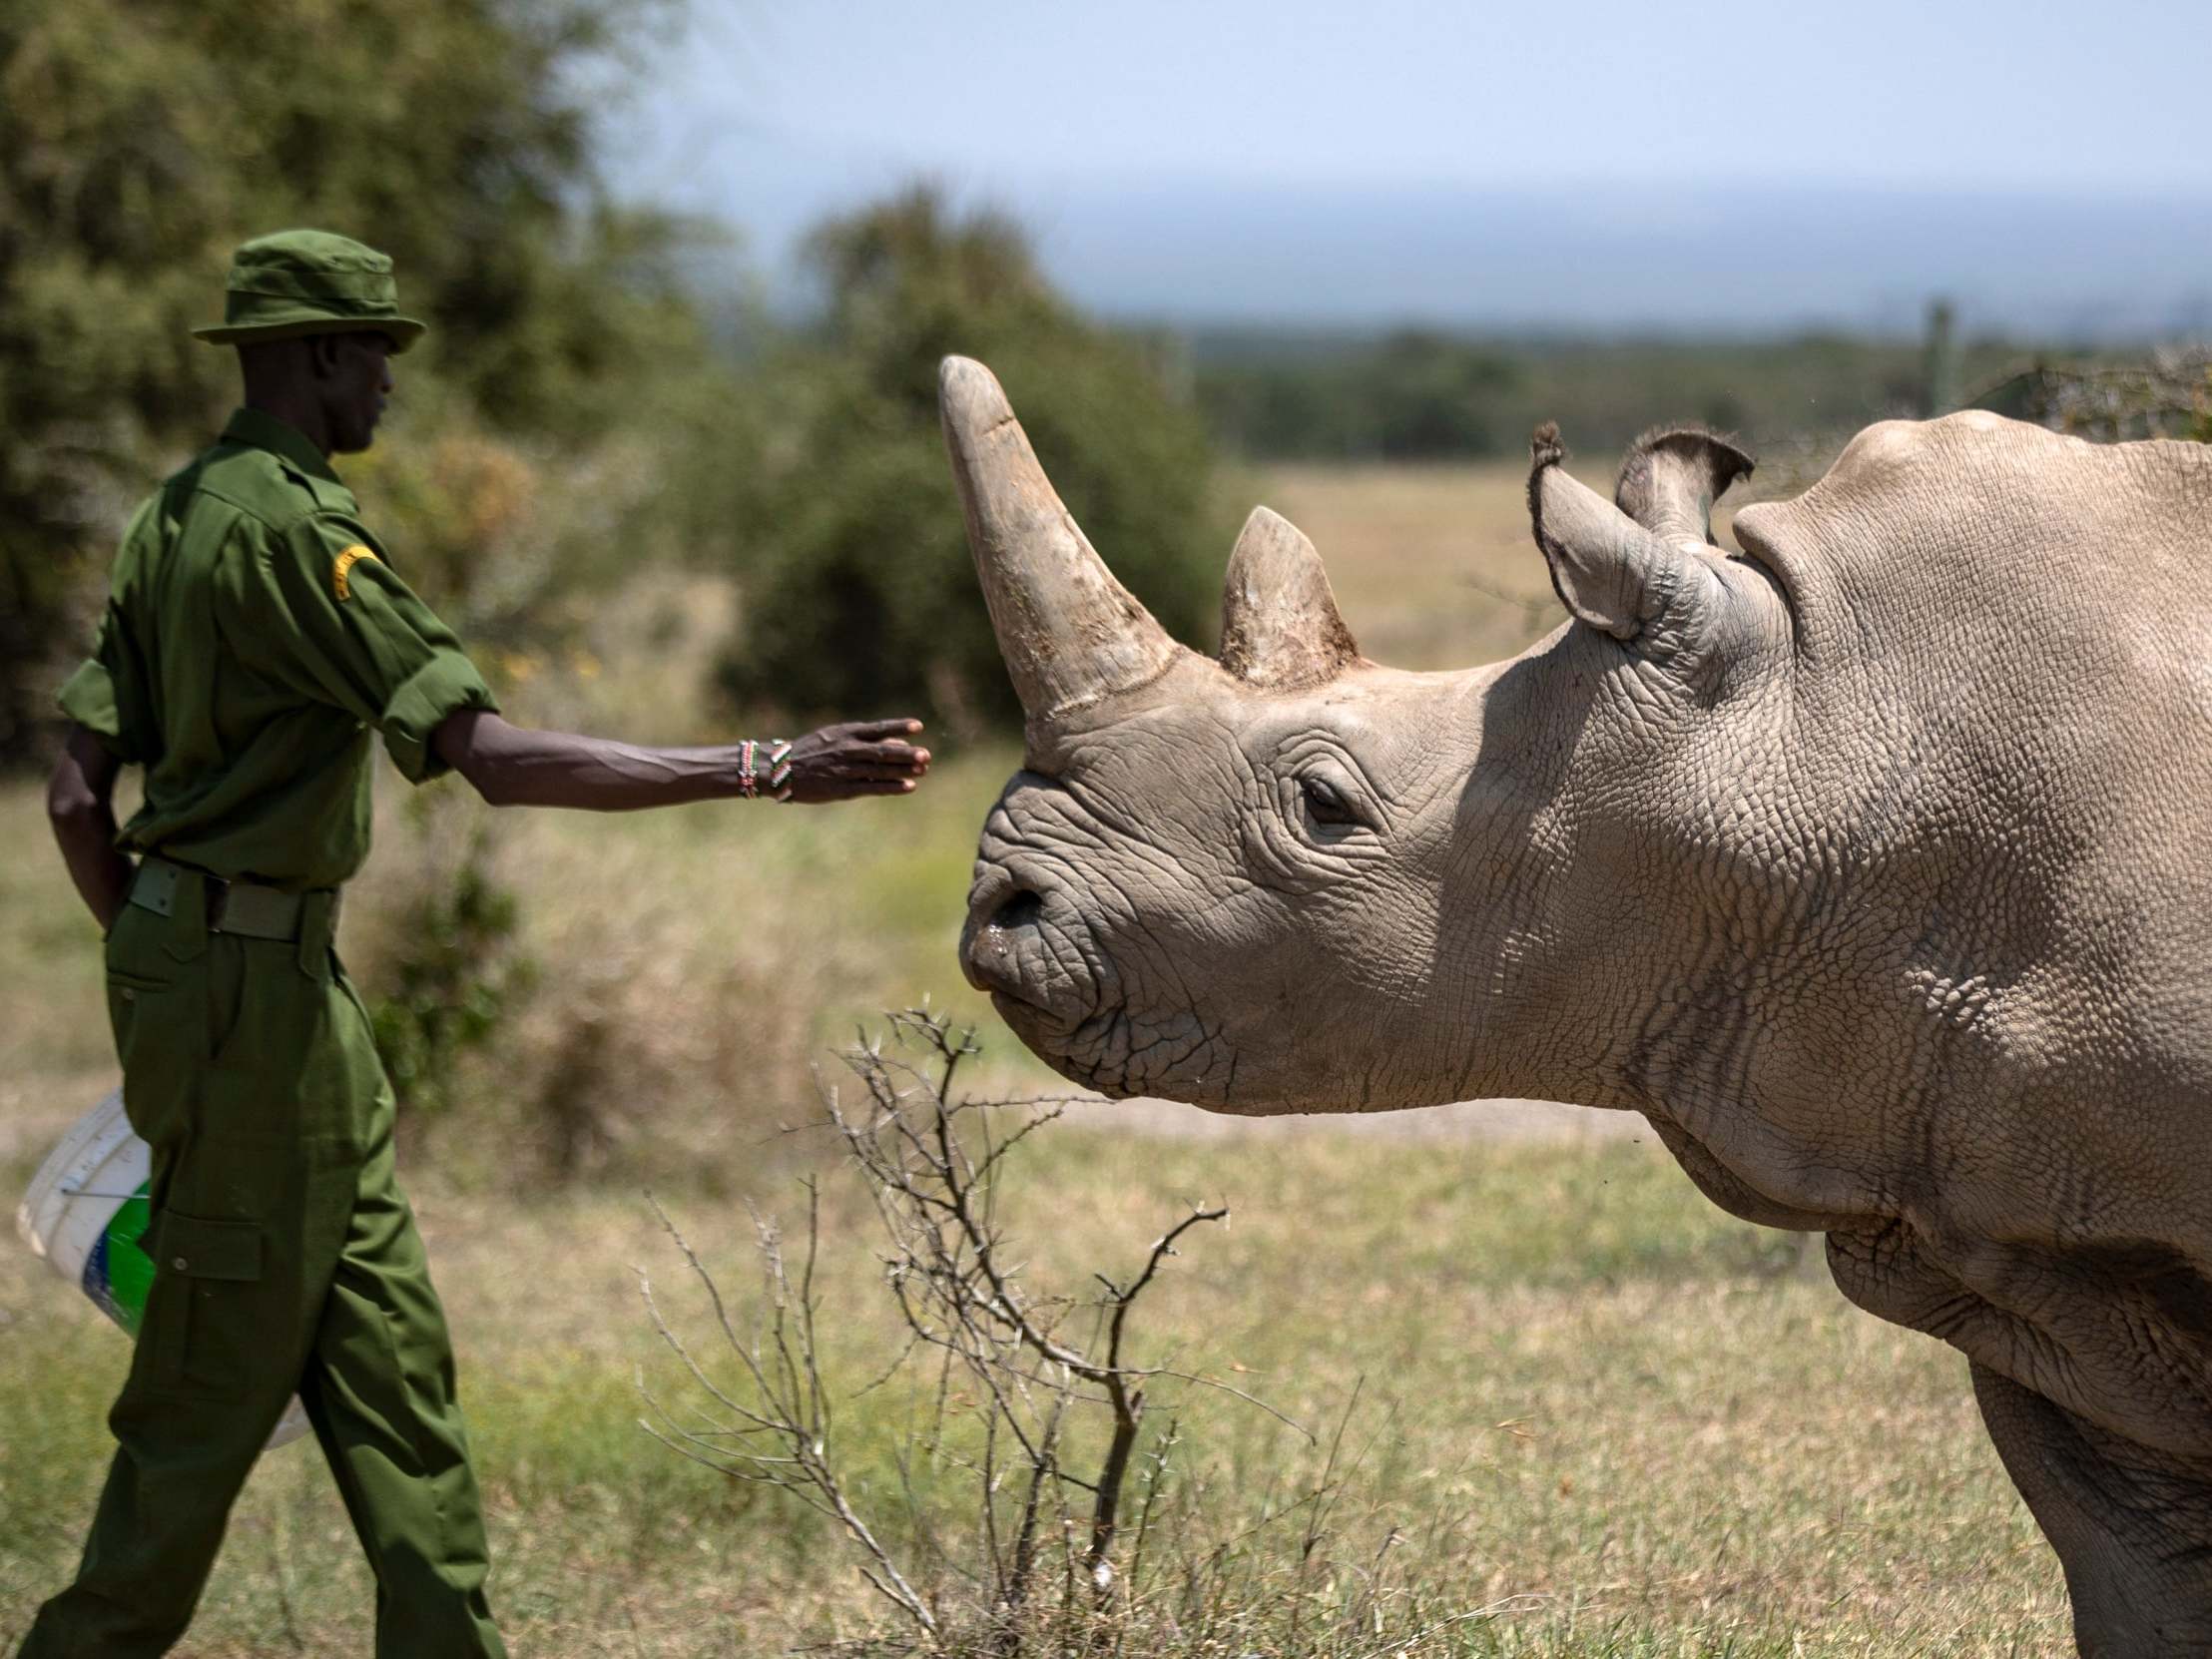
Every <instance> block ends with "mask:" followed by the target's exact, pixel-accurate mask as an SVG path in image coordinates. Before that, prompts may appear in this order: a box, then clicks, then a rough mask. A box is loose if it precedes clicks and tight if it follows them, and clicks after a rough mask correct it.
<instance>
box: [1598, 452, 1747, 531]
mask: <svg viewBox="0 0 2212 1659" xmlns="http://www.w3.org/2000/svg"><path fill="white" fill-rule="evenodd" d="M1756 465H1758V463H1757V462H1756V461H1754V460H1753V459H1752V457H1751V454H1750V452H1749V451H1748V450H1745V449H1742V448H1740V447H1738V446H1737V445H1736V444H1735V443H1734V442H1732V441H1731V440H1730V439H1728V438H1724V437H1722V436H1721V435H1720V434H1719V433H1718V432H1710V431H1707V430H1706V429H1705V428H1704V427H1702V426H1671V427H1661V426H1654V427H1653V428H1652V429H1651V430H1650V431H1648V432H1646V433H1645V434H1644V435H1643V436H1642V437H1640V438H1638V439H1637V440H1636V441H1635V442H1634V443H1632V444H1630V445H1629V446H1628V454H1627V456H1626V457H1625V458H1624V459H1623V460H1622V461H1621V475H1620V480H1619V482H1617V483H1616V484H1615V485H1614V486H1613V504H1614V505H1615V506H1617V507H1619V508H1620V510H1621V511H1622V512H1624V513H1626V514H1627V515H1628V516H1629V517H1630V518H1632V519H1634V520H1635V521H1636V522H1637V523H1638V524H1641V525H1642V526H1643V527H1644V528H1645V529H1647V530H1650V531H1652V532H1654V533H1655V534H1658V535H1661V536H1664V537H1666V538H1667V539H1668V540H1669V541H1674V540H1679V539H1682V538H1685V537H1687V538H1688V539H1689V540H1691V541H1694V542H1701V543H1706V544H1710V543H1711V542H1712V540H1713V503H1714V502H1715V501H1716V500H1718V499H1719V498H1720V496H1721V495H1722V493H1723V492H1724V491H1726V490H1727V488H1728V486H1729V485H1731V484H1733V483H1734V482H1735V481H1736V480H1737V479H1739V478H1748V477H1749V476H1750V475H1751V471H1752V468H1753V467H1755V466H1756Z"/></svg>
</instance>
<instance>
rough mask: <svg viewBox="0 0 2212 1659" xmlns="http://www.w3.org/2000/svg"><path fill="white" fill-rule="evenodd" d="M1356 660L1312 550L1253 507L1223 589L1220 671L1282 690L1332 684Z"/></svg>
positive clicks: (1285, 523) (1293, 530) (1283, 521)
mask: <svg viewBox="0 0 2212 1659" xmlns="http://www.w3.org/2000/svg"><path fill="white" fill-rule="evenodd" d="M1359 660H1360V647H1359V646H1358V645H1357V644H1355V643H1354V641H1353V638H1352V630H1351V629H1349V628H1347V627H1346V626H1345V620H1344V618H1343V616H1341V615H1340V614H1339V613H1338V610H1337V596H1336V594H1335V593H1333V592H1332V591H1331V590H1330V587H1329V573H1328V571H1326V570H1324V569H1323V568H1322V562H1321V555H1320V554H1319V553H1317V552H1315V551H1314V544H1313V543H1312V542H1310V541H1308V540H1307V539H1306V536H1305V533H1304V532H1303V531H1301V530H1300V529H1299V528H1298V526H1297V525H1295V524H1293V523H1292V522H1291V521H1290V520H1289V519H1287V518H1284V517H1282V516H1281V515H1279V514H1277V513H1273V512H1270V511H1269V510H1268V509H1267V508H1265V507H1255V508H1253V509H1252V516H1251V517H1250V518H1248V519H1246V520H1245V527H1244V530H1243V533H1242V534H1240V535H1239V536H1238V537H1237V546H1236V550H1235V551H1234V552H1232V553H1231V554H1230V555H1229V576H1228V580H1227V581H1226V582H1225V583H1224V584H1223V585H1222V595H1221V663H1222V667H1224V668H1226V669H1227V670H1228V671H1229V672H1230V673H1231V674H1234V675H1235V676H1237V678H1238V679H1240V680H1243V681H1245V682H1246V683H1247V684H1249V685H1254V686H1261V687H1265V688H1266V689H1268V690H1270V691H1289V690H1293V689H1296V688H1298V687H1303V686H1318V685H1321V684H1323V683H1324V682H1326V681H1330V680H1334V679H1335V678H1336V677H1337V676H1338V675H1340V674H1342V673H1343V672H1344V671H1345V670H1346V669H1347V668H1349V667H1351V666H1352V665H1353V664H1354V663H1356V662H1358V661H1359Z"/></svg>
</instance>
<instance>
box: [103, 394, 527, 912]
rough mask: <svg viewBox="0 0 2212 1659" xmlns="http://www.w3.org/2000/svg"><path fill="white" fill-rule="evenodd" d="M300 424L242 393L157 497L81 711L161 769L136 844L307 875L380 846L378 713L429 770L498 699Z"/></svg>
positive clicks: (109, 739) (209, 863) (260, 870)
mask: <svg viewBox="0 0 2212 1659" xmlns="http://www.w3.org/2000/svg"><path fill="white" fill-rule="evenodd" d="M358 511H359V509H358V507H357V506H356V504H355V503H354V500H353V497H352V495H351V493H350V492H348V491H347V490H346V489H345V487H344V486H343V485H342V484H340V483H339V482H338V480H337V475H336V474H335V473H333V472H332V471H331V470H330V467H329V464H328V462H326V461H325V460H324V459H323V458H322V456H321V455H320V454H319V453H318V452H317V451H316V449H315V447H314V445H313V444H311V443H309V442H308V441H307V439H306V438H305V437H304V436H303V435H302V434H301V433H299V432H297V431H295V430H294V429H293V428H291V427H290V426H287V425H286V424H285V423H284V422H282V421H280V420H277V419H276V418H275V417H274V416H271V415H267V414H263V413H261V412H260V411H258V410H255V409H241V410H239V411H238V413H237V414H235V415H233V416H232V417H231V423H230V424H229V425H228V426H226V427H225V428H224V430H223V436H222V438H221V440H220V441H218V442H217V444H216V445H215V447H214V448H212V449H209V450H207V451H205V452H204V453H202V454H201V455H200V456H199V457H198V458H197V459H195V460H194V461H193V463H192V464H191V465H190V466H188V467H186V468H185V469H184V470H183V471H182V472H180V473H178V474H177V475H176V476H175V477H173V478H171V479H170V480H169V481H168V482H167V483H166V484H164V485H163V486H162V488H161V490H160V491H159V492H158V493H157V494H156V495H154V496H153V497H152V498H151V499H150V500H148V501H147V502H146V504H145V505H144V506H142V507H140V508H139V510H138V514H137V516H136V517H134V518H133V519H132V521H131V527H130V530H129V531H128V532H127V533H126V534H125V536H124V539H123V547H122V550H121V551H120V552H119V553H118V554H117V555H116V562H115V576H114V581H113V583H112V585H111V588H110V593H109V599H108V607H107V611H106V614H105V615H104V616H103V617H102V619H101V623H100V633H99V640H98V643H97V645H96V646H95V647H94V650H93V655H92V657H91V659H90V660H89V661H87V662H86V663H85V664H84V666H83V667H82V668H80V669H78V671H77V672H76V673H75V674H74V675H72V676H71V677H70V679H69V682H68V684H67V685H65V686H64V687H63V688H62V694H61V705H62V709H63V711H64V712H65V713H67V714H68V715H69V717H70V718H71V719H72V720H74V721H76V722H77V723H78V724H79V725H81V726H84V727H86V728H88V729H90V730H91V731H93V732H94V733H97V734H98V735H99V736H100V738H101V739H102V740H103V741H104V742H105V743H106V745H107V747H108V748H109V750H110V751H111V752H112V753H114V754H115V756H116V757H117V758H118V759H119V760H122V761H125V762H128V763H133V764H136V765H138V766H142V767H144V768H145V769H146V804H145V806H144V807H143V808H141V809H140V810H139V812H138V813H137V814H136V815H135V816H134V817H133V818H132V819H131V822H130V823H129V824H128V825H126V826H125V827H124V829H123V832H122V835H121V836H120V838H119V841H118V844H119V845H120V846H122V847H123V848H124V849H125V850H127V851H133V852H142V853H143V852H159V853H161V854H162V855H163V856H164V857H168V858H174V859H176V860H177V861H178V862H180V863H185V864H192V865H195V866H197V867H199V868H201V869H205V870H208V871H210V872H212V873H214V874H216V875H221V876H226V877H242V876H243V877H248V878H251V879H253V880H257V881H267V882H271V883H274V884H275V885H277V886H280V887H286V888H291V889H294V890H298V889H306V888H314V887H332V886H336V885H337V884H338V883H339V882H341V881H344V880H345V879H347V878H348V877H349V876H351V875H352V874H353V872H354V871H355V870H357V869H359V868H360V866H361V861H362V860H363V859H364V858H365V857H367V855H368V832H369V761H370V754H369V751H370V741H369V733H370V731H371V730H373V731H375V732H378V733H381V734H382V736H383V740H384V747H385V748H386V750H388V751H389V752H390V755H391V758H392V760H393V762H394V763H395V764H396V765H397V766H398V768H399V770H400V771H401V772H402V773H404V774H405V775H406V776H407V777H408V778H409V779H411V780H413V781H414V782H416V783H420V782H422V781H423V780H424V779H427V778H432V777H435V776H437V775H438V774H439V773H440V772H443V771H444V770H445V768H444V766H443V765H442V763H440V762H439V760H438V759H437V757H436V756H435V755H434V754H433V753H432V752H431V749H430V734H431V733H432V732H433V731H435V730H436V729H437V726H438V723H439V722H440V721H442V720H444V719H445V718H446V716H448V715H450V714H453V713H455V712H456V711H458V710H461V709H493V708H496V707H497V705H496V704H495V703H494V702H493V701H492V695H491V693H490V691H489V690H488V689H486V687H485V685H484V681H483V677H482V676H481V675H479V674H478V673H477V672H476V669H475V666H474V665H473V664H472V663H470V662H469V660H468V658H467V657H466V656H465V655H464V654H463V653H462V651H461V648H460V645H459V642H458V641H456V640H455V639H454V637H453V634H452V632H451V631H450V630H449V629H447V628H446V626H445V625H444V624H443V623H441V622H440V621H438V619H437V618H436V617H435V616H434V615H432V614H431V612H430V610H429V608H428V607H427V606H425V605H424V604H423V603H422V601H421V600H419V599H417V598H416V597H415V596H414V594H413V593H412V592H411V591H409V589H408V587H407V585H406V584H405V583H404V582H402V581H400V580H399V578H398V577H397V576H395V575H393V574H392V571H391V568H390V566H389V565H388V564H387V563H386V562H385V559H384V552H383V549H382V547H381V546H379V545H378V543H377V541H376V538H375V537H373V536H371V535H370V534H369V533H368V531H367V530H366V529H364V528H363V527H362V525H361V523H360V520H359V518H358V516H357V514H358Z"/></svg>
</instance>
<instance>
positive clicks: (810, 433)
mask: <svg viewBox="0 0 2212 1659" xmlns="http://www.w3.org/2000/svg"><path fill="white" fill-rule="evenodd" d="M811 257H812V261H813V264H814V266H815V269H816V271H817V272H818V273H819V275H820V277H822V279H823V283H824V286H825V289H826V292H827V296H828V304H827V310H826V314H825V316H824V319H823V321H822V323H821V325H820V327H819V328H818V329H817V330H815V332H814V333H813V334H812V335H811V336H810V337H808V338H807V339H805V340H804V341H803V342H802V343H800V344H799V345H798V346H796V347H795V348H793V349H791V350H789V351H787V352H785V353H783V354H782V355H781V356H780V357H779V358H777V359H776V360H774V361H772V362H771V363H770V364H768V365H767V366H766V368H765V370H764V375H763V383H762V392H761V398H762V403H763V407H764V409H765V422H766V425H767V428H768V434H769V435H768V437H767V439H766V442H765V445H764V453H763V456H762V460H761V464H760V466H759V467H758V469H757V470H756V471H755V472H754V474H753V475H752V476H751V477H750V478H749V479H748V480H747V481H746V482H745V483H744V484H742V485H741V486H740V492H741V493H740V498H739V502H738V513H739V524H740V529H739V550H740V561H741V562H740V574H741V577H742V580H743V585H744V592H745V605H744V610H743V615H742V622H741V627H740V631H739V634H738V636H737V638H736V639H734V640H733V641H732V644H731V647H730V649H729V651H728V652H727V653H726V655H725V659H724V662H723V666H722V670H721V679H722V683H723V686H724V688H725V689H726V690H727V691H728V692H729V693H730V694H731V695H732V696H733V697H734V698H735V699H736V700H737V701H739V702H741V703H744V704H747V705H749V706H753V707H756V708H768V709H774V710H777V711H781V712H783V713H785V714H787V715H789V716H791V717H794V718H795V719H798V720H805V719H811V718H815V717H823V716H829V715H832V714H834V715H842V716H846V717H852V718H857V717H866V716H875V715H889V714H906V713H914V714H921V715H923V716H925V717H928V718H930V719H932V720H933V721H937V722H942V723H944V724H946V725H948V726H950V727H951V728H952V729H953V730H955V731H960V732H972V731H975V730H978V729H980V728H983V727H987V726H1006V725H1015V724H1018V720H1019V709H1018V706H1017V705H1016V703H1015V701H1014V697H1013V691H1012V688H1011V686H1010V685H1009V684H1008V682H1007V680H1006V676H1005V671H1004V669H1003V668H1002V667H1001V665H1000V663H999V659H998V650H997V647H996V645H995V644H994V643H993V641H992V638H991V632H990V620H989V617H988V615H987V614H986V613H985V610H984V607H983V601H982V597H981V595H980V593H979V592H978V591H977V589H976V585H975V577H974V574H973V570H972V568H971V566H970V564H969V559H968V550H967V540H966V535H965V533H964V531H963V529H962V523H961V515H960V506H959V500H958V497H957V496H956V494H955V493H954V490H953V486H952V479H951V471H950V468H949V467H948V465H947V464H946V460H945V453H944V441H943V438H942V436H941V434H940V430H939V427H938V423H937V364H938V361H939V359H940V358H942V357H944V356H945V355H947V354H948V353H958V354H962V355H966V356H972V357H977V358H980V359H981V360H982V361H984V362H986V363H988V364H989V365H990V367H991V368H992V370H993V371H994V372H996V373H997V375H998V376H999V378H1000V380H1001V381H1002V382H1003V383H1004V384H1005V387H1006V390H1007V395H1008V396H1009V397H1011V398H1012V400H1013V403H1014V406H1015V408H1016V410H1017V411H1018V412H1019V414H1020V416H1021V420H1022V425H1023V426H1024V428H1025V429H1026V430H1027V431H1028V433H1029V436H1030V439H1031V441H1032V442H1033V443H1034V444H1035V445H1036V448H1037V453H1038V455H1039V456H1040V458H1041V459H1042V460H1043V462H1044V465H1045V469H1046V470H1047V471H1048V472H1049V473H1050V474H1051V476H1052V479H1053V482H1054V483H1055V484H1056V485H1057V486H1058V488H1059V490H1060V493H1061V496H1062V498H1063V499H1064V500H1065V501H1066V502H1067V504H1068V506H1069V508H1070V510H1071V511H1073V513H1074V514H1075V516H1076V519H1077V521H1078V522H1080V523H1081V524H1082V525H1083V527H1084V530H1085V531H1086V533H1088V535H1089V536H1090V538H1091V540H1092V542H1093V544H1094V545H1096V546H1097V548H1098V549H1099V551H1100V552H1101V553H1102V554H1103V555H1104V556H1105V557H1106V559H1107V560H1108V562H1109V563H1111V564H1112V565H1113V567H1114V569H1115V572H1116V573H1117V574H1118V575H1119V576H1120V577H1121V579H1122V581H1123V582H1124V583H1125V584H1127V586H1128V587H1129V588H1130V589H1131V591H1132V592H1134V593H1136V594H1137V595H1138V596H1139V597H1140V598H1141V599H1143V600H1144V601H1145V603H1146V604H1148V605H1149V606H1151V608H1152V610H1153V612H1154V614H1155V615H1157V616H1158V617H1159V619H1160V621H1161V623H1162V624H1163V625H1164V626H1165V627H1167V629H1168V630H1169V631H1170V632H1172V633H1175V634H1177V635H1179V636H1181V637H1182V638H1184V639H1186V640H1189V641H1192V642H1193V643H1203V642H1204V641H1205V640H1206V639H1207V638H1208V631H1209V630H1210V629H1211V628H1212V627H1213V612H1214V600H1215V595H1216V593H1217V591H1218V584H1219V581H1220V572H1221V568H1222V563H1223V561H1224V559H1225V558H1226V557H1227V553H1228V545H1229V543H1228V536H1229V533H1230V532H1229V529H1228V528H1227V527H1226V526H1225V525H1224V524H1223V523H1222V522H1221V521H1220V520H1219V518H1218V517H1217V515H1216V511H1215V508H1214V504H1213V501H1212V498H1211V495H1210V492H1209V480H1210V477H1211V468H1212V461H1211V455H1210V450H1209V445H1208V443H1207V439H1206V432H1205V428H1204V426H1203V424H1202V423H1201V422H1200V420H1199V418H1198V415H1197V413H1196V411H1195V410H1193V409H1192V408H1191V407H1190V406H1188V404H1187V403H1185V402H1183V401H1181V400H1179V399H1177V398H1176V397H1173V396H1171V395H1170V394H1169V391H1168V389H1167V387H1166V384H1165V375H1164V373H1163V369H1162V365H1161V364H1160V363H1159V362H1157V361H1155V360H1154V359H1153V357H1152V356H1151V355H1149V354H1148V352H1147V350H1146V349H1145V346H1144V345H1143V343H1142V342H1140V341H1136V340H1132V339H1129V338H1126V337H1122V336H1118V335H1116V334H1113V333H1111V332H1109V331H1107V330H1104V329H1102V328H1099V327H1097V326H1095V325H1093V324H1091V323H1088V322H1086V321H1084V320H1083V319H1081V318H1080V317H1079V316H1078V315H1077V314H1076V313H1075V312H1074V310H1073V309H1072V308H1070V307H1069V306H1068V305H1067V303H1066V302H1065V301H1063V300H1062V299H1061V298H1060V297H1059V296H1058V295H1056V294H1055V293H1053V292H1052V290H1051V289H1050V288H1049V287H1048V286H1047V284H1046V282H1045V280H1044V278H1043V277H1042V276H1041V275H1040V274H1039V273H1038V271H1037V268H1036V264H1035V262H1034V260H1033V259H1032V258H1031V255H1030V253H1029V250H1028V247H1027V245H1026V243H1025V242H1024V240H1023V238H1022V236H1021V234H1020V232H1019V231H1018V230H1017V229H1016V228H1015V227H1014V226H1012V225H1011V224H1009V223H1008V222H1007V221H1005V220H1003V219H1000V218H997V217H995V216H993V215H989V214H978V215H974V216H971V217H966V218H962V217H959V216H956V215H955V214H953V213H952V212H950V211H949V210H948V209H947V208H946V206H945V204H944V203H943V201H942V200H941V199H940V198H939V197H938V196H936V195H935V194H934V193H932V192H930V191H928V190H915V191H912V192H909V193H908V194H906V195H904V196H901V197H899V198H898V199H896V200H894V201H892V202H889V203H886V204H884V205H882V206H879V207H876V208H873V209H870V210H868V211H866V212H864V213H861V214H858V215H856V216H854V217H852V218H849V219H844V220H840V221H837V222H834V223H832V224H830V225H829V226H827V227H826V228H825V229H823V230H822V231H821V232H819V233H818V234H817V236H816V237H815V239H814V242H813V244H812V248H811Z"/></svg>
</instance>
